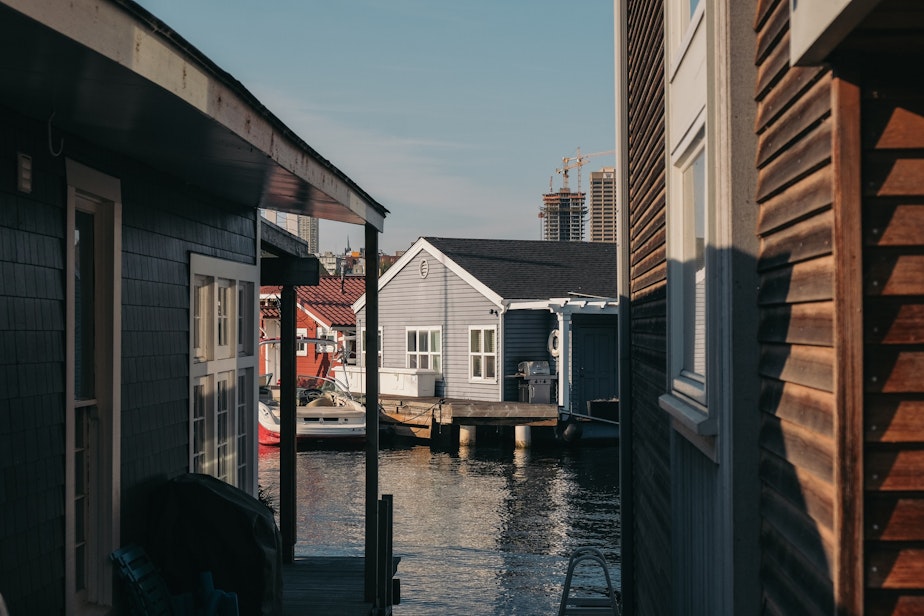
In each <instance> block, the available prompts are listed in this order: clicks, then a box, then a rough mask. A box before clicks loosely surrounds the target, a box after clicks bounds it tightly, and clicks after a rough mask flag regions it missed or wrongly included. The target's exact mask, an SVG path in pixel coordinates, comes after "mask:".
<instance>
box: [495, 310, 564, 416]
mask: <svg viewBox="0 0 924 616" xmlns="http://www.w3.org/2000/svg"><path fill="white" fill-rule="evenodd" d="M557 326H558V320H557V319H556V318H555V316H554V315H553V314H552V313H551V312H549V311H548V310H511V311H510V312H507V313H506V314H504V370H503V375H504V376H507V375H511V374H516V372H517V366H518V365H519V363H520V362H521V361H547V362H549V370H550V372H551V373H552V374H555V373H556V371H557V360H556V359H555V358H554V357H552V356H551V355H550V354H549V349H548V341H549V333H550V332H551V331H552V330H553V329H555V328H557ZM520 382H521V381H520V380H519V379H510V378H505V379H504V400H519V397H520V391H519V383H520Z"/></svg>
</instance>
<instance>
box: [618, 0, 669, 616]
mask: <svg viewBox="0 0 924 616" xmlns="http://www.w3.org/2000/svg"><path fill="white" fill-rule="evenodd" d="M662 4H663V2H661V0H627V2H626V8H625V10H626V17H627V24H626V26H627V41H626V45H627V56H626V63H627V79H628V84H627V85H628V88H627V91H628V100H627V112H628V135H627V138H628V141H629V153H628V190H629V218H630V220H629V225H630V230H629V235H630V239H629V244H630V247H629V250H630V257H629V258H630V266H629V267H630V273H629V275H630V278H631V282H630V285H631V290H630V294H631V301H632V317H631V319H632V321H631V331H632V334H631V342H630V345H631V347H630V353H631V366H632V368H631V369H632V396H631V399H632V414H633V420H632V421H633V441H632V443H633V445H632V446H633V451H632V461H633V467H634V468H633V483H634V485H633V493H634V498H635V502H634V505H635V517H634V519H635V520H641V521H644V523H643V524H640V523H636V524H635V527H634V536H635V541H634V546H633V549H634V552H633V555H634V562H635V568H634V579H632V580H625V581H624V583H623V592H633V593H635V605H636V613H638V614H669V613H671V612H672V611H673V609H672V595H673V591H672V589H671V580H672V577H673V576H672V574H671V562H672V555H671V496H670V494H671V492H670V485H671V480H670V473H671V468H670V449H669V445H670V440H671V436H670V423H669V420H668V415H667V413H665V412H663V411H662V410H661V409H660V408H659V406H658V396H660V395H661V394H662V393H664V384H665V379H666V373H665V370H666V358H667V338H666V333H667V304H666V300H667V294H666V291H667V287H666V284H667V258H666V251H665V248H666V245H665V176H664V173H665V169H664V85H663V84H664V25H663V24H664V13H663V6H662Z"/></svg>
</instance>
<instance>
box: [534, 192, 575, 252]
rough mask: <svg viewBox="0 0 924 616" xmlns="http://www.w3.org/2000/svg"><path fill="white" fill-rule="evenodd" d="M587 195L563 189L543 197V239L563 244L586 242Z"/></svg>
mask: <svg viewBox="0 0 924 616" xmlns="http://www.w3.org/2000/svg"><path fill="white" fill-rule="evenodd" d="M585 197H586V195H585V193H582V192H571V191H570V190H568V189H567V188H562V189H561V190H559V191H558V192H550V193H546V194H544V195H542V209H540V211H539V217H540V218H541V219H542V239H544V240H552V241H562V242H581V241H583V240H584V219H585V216H586V215H587V207H586V206H585V204H584V203H585Z"/></svg>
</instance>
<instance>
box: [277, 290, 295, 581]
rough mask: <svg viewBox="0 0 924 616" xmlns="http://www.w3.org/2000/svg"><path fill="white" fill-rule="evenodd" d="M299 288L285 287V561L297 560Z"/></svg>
mask: <svg viewBox="0 0 924 616" xmlns="http://www.w3.org/2000/svg"><path fill="white" fill-rule="evenodd" d="M295 310H296V307H295V287H293V286H290V285H286V286H283V287H282V304H281V306H280V319H279V320H280V332H279V337H280V339H281V340H280V345H279V346H280V348H279V354H280V358H279V360H280V361H279V364H280V370H279V375H280V380H281V381H282V383H281V385H280V387H279V410H280V413H279V414H280V417H279V526H280V529H279V532H280V534H281V535H282V557H283V562H285V563H291V562H293V561H294V560H295V541H296V525H295V517H296V515H295V502H296V500H297V496H296V488H295V385H296V383H295V381H296V378H297V376H296V368H295V336H296V329H295Z"/></svg>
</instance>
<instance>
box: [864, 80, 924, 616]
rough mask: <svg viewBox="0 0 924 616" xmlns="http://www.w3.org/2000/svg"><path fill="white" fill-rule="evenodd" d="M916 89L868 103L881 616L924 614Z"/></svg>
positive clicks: (920, 181) (921, 229) (922, 238)
mask: <svg viewBox="0 0 924 616" xmlns="http://www.w3.org/2000/svg"><path fill="white" fill-rule="evenodd" d="M916 85H917V91H916V92H908V91H907V90H905V91H902V90H903V88H901V87H899V88H894V87H893V88H888V87H883V88H876V89H875V90H870V89H868V90H866V91H865V92H864V97H863V117H864V122H863V141H864V143H863V146H864V159H865V162H864V168H863V173H864V180H865V181H864V183H863V186H864V199H863V215H864V236H863V237H864V245H865V246H864V253H863V260H864V278H865V281H864V295H865V299H864V306H863V309H864V318H865V327H864V343H865V354H866V366H865V375H864V386H865V391H866V410H865V441H866V451H865V478H864V479H865V484H866V503H865V512H866V516H865V534H866V559H865V562H866V583H867V587H868V589H869V590H868V594H867V607H868V611H869V613H875V614H880V613H889V614H891V613H893V611H898V608H901V610H902V611H903V613H912V612H915V613H924V597H922V596H921V595H920V593H921V592H922V591H924V543H922V542H924V89H922V87H921V85H920V82H919V83H918V84H916ZM916 593H917V594H916Z"/></svg>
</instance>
